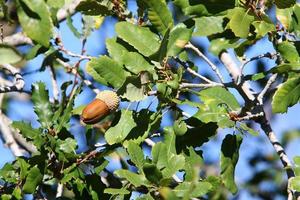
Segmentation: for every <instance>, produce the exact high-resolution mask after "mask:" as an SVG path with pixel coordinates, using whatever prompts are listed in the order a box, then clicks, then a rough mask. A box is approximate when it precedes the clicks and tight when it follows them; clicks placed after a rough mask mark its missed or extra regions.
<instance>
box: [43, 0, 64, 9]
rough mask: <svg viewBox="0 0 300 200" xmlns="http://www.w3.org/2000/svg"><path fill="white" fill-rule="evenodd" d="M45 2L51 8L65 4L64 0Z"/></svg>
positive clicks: (48, 0)
mask: <svg viewBox="0 0 300 200" xmlns="http://www.w3.org/2000/svg"><path fill="white" fill-rule="evenodd" d="M47 4H48V5H49V6H51V7H53V8H61V7H63V6H64V5H65V0H60V1H57V0H47Z"/></svg>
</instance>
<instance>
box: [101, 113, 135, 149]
mask: <svg viewBox="0 0 300 200" xmlns="http://www.w3.org/2000/svg"><path fill="white" fill-rule="evenodd" d="M132 114H133V113H132V111H129V110H122V113H121V119H120V121H119V122H118V124H117V125H116V126H114V127H110V128H109V129H108V130H107V131H106V133H105V139H106V141H107V143H108V144H110V145H112V144H115V143H119V142H122V141H123V140H124V139H125V138H126V137H127V135H128V134H129V133H130V131H131V130H132V129H133V128H134V127H135V126H136V123H135V122H134V120H133V117H132Z"/></svg>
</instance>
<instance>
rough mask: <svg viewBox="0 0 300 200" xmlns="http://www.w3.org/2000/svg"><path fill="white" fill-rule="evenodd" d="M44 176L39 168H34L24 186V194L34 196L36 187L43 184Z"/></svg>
mask: <svg viewBox="0 0 300 200" xmlns="http://www.w3.org/2000/svg"><path fill="white" fill-rule="evenodd" d="M42 180H43V175H42V174H41V172H40V169H39V168H38V167H37V166H34V167H33V168H31V169H30V171H29V172H28V176H27V177H26V181H25V184H24V186H23V192H24V193H25V194H33V193H34V192H35V190H36V187H37V186H38V185H39V184H40V183H41V182H42Z"/></svg>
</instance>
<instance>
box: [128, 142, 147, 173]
mask: <svg viewBox="0 0 300 200" xmlns="http://www.w3.org/2000/svg"><path fill="white" fill-rule="evenodd" d="M127 152H128V154H129V156H130V160H131V161H132V162H133V163H134V164H135V165H136V167H137V168H138V169H139V170H140V171H142V169H143V165H144V162H145V160H144V153H143V150H142V149H141V147H140V146H139V145H137V144H136V143H134V142H132V141H129V142H128V146H127Z"/></svg>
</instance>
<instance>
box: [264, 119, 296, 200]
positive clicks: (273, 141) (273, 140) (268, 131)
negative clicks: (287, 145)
mask: <svg viewBox="0 0 300 200" xmlns="http://www.w3.org/2000/svg"><path fill="white" fill-rule="evenodd" d="M258 123H259V124H260V126H261V128H262V130H263V131H264V132H265V133H266V135H267V137H268V138H269V140H270V142H271V144H272V145H273V147H274V149H275V151H276V153H277V155H278V156H279V158H280V160H281V163H282V165H283V167H284V169H285V171H286V174H287V177H288V188H287V192H288V199H293V196H295V197H296V199H297V200H300V195H299V194H298V193H297V192H296V191H293V190H291V189H290V182H291V180H292V179H293V178H294V177H295V173H294V171H293V166H292V164H291V161H290V160H289V158H288V156H287V154H286V153H285V151H284V148H283V146H282V145H281V144H280V142H279V140H278V139H277V137H276V135H275V133H274V132H273V130H272V127H271V125H270V123H269V121H268V120H267V119H266V117H265V116H264V117H263V118H261V119H260V120H259V121H258Z"/></svg>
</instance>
